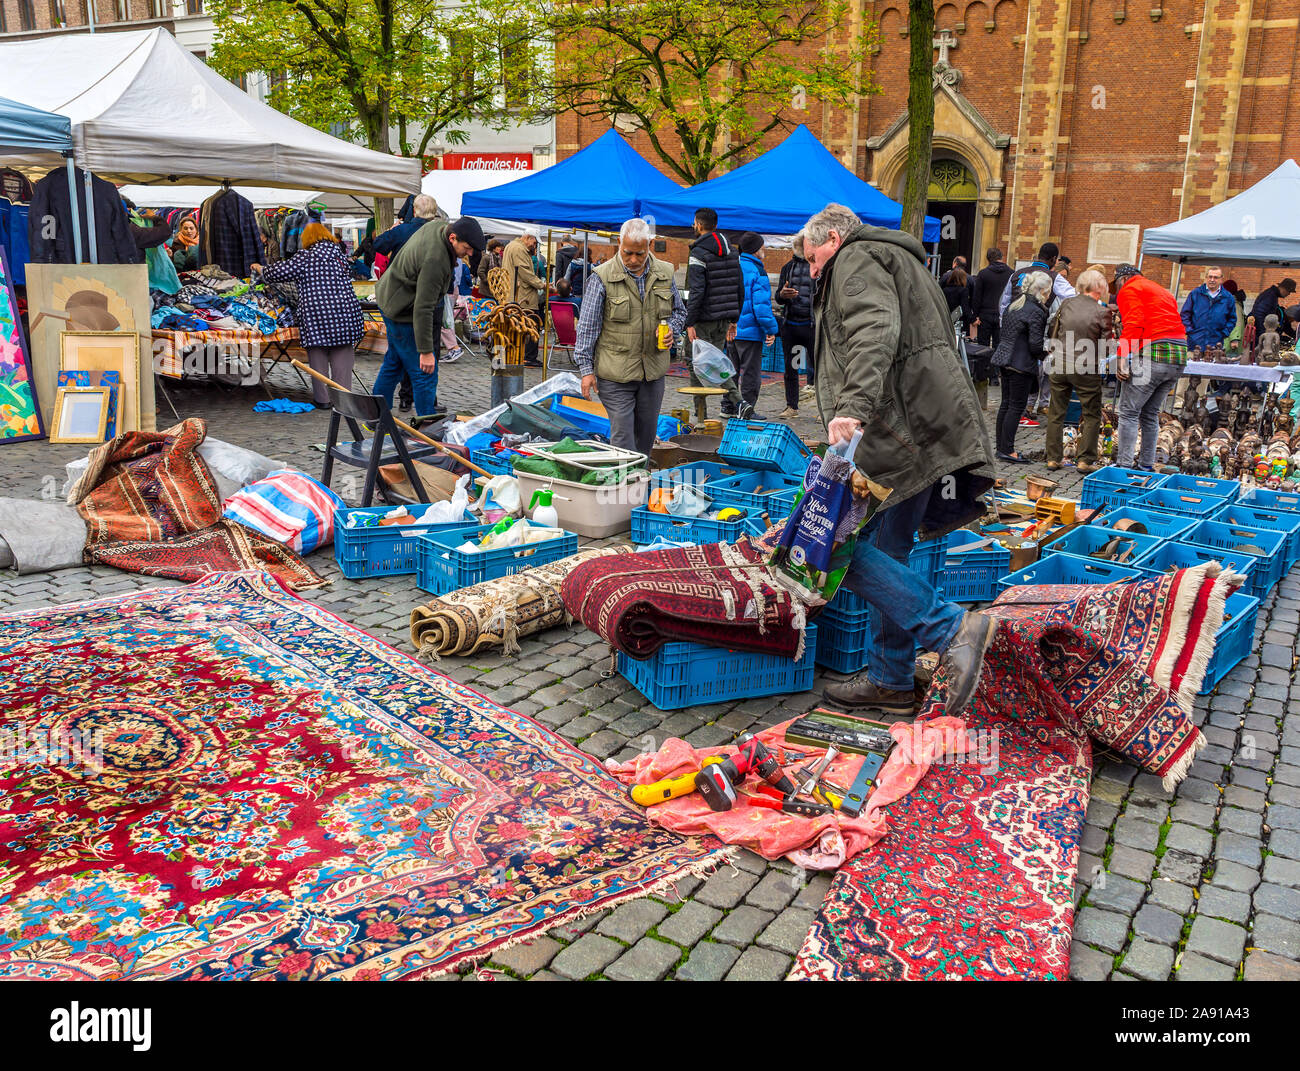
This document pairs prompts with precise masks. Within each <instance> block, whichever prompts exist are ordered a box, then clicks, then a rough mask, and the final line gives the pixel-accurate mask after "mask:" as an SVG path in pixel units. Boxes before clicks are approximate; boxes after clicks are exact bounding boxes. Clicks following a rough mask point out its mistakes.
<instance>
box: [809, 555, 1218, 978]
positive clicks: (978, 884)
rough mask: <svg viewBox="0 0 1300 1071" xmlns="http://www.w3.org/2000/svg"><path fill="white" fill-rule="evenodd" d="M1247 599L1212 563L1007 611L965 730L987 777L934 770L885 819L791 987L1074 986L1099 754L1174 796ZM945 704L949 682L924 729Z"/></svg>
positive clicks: (1068, 592)
mask: <svg viewBox="0 0 1300 1071" xmlns="http://www.w3.org/2000/svg"><path fill="white" fill-rule="evenodd" d="M1240 581H1241V578H1240V577H1238V576H1233V575H1229V574H1226V573H1222V574H1221V573H1219V571H1218V566H1217V565H1215V564H1213V563H1211V564H1209V565H1205V566H1199V567H1197V568H1196V569H1188V570H1184V571H1181V572H1178V573H1174V574H1170V575H1168V576H1165V577H1161V578H1159V579H1153V580H1149V581H1144V582H1140V583H1133V584H1121V585H1116V586H1114V587H1084V588H1078V587H1074V588H1069V587H1066V588H1044V587H1026V588H1018V589H1015V590H1014V591H1013V592H1009V593H1007V594H1008V601H1005V602H1004V603H1003V604H1002V605H999V606H996V607H995V611H996V612H997V613H998V614H999V615H1000V616H1003V617H1005V618H1006V620H1005V621H1004V623H1003V626H1002V627H1001V628H1000V629H999V631H998V635H997V637H996V639H995V640H994V642H993V645H992V647H991V648H990V650H989V653H988V655H987V657H986V660H985V668H984V673H983V676H982V677H981V680H980V686H979V689H978V691H977V693H976V696H975V700H974V702H973V704H972V707H971V709H970V710H969V712H968V714H967V717H966V721H967V727H968V730H970V731H973V732H974V733H976V734H978V735H977V744H976V748H975V756H976V761H970V759H969V758H968V759H967V760H966V761H963V762H960V763H952V764H942V763H941V764H937V765H935V766H932V767H931V769H930V771H929V774H928V775H927V776H926V778H925V779H924V780H923V781H922V782H921V783H920V785H918V787H917V788H916V789H915V790H914V791H913V792H912V793H911V794H910V795H907V796H905V797H904V798H902V799H900V800H899V801H898V802H896V803H894V804H892V805H891V806H890V807H889V808H887V809H886V812H885V813H886V818H887V821H888V824H889V827H890V830H891V832H890V833H888V834H887V835H886V836H885V837H884V839H882V840H881V841H879V842H878V843H877V844H876V845H875V846H874V847H872V848H871V849H870V850H868V851H866V852H864V853H863V854H862V855H860V856H858V857H856V858H855V859H853V860H851V861H850V862H849V863H848V864H847V865H846V866H844V867H843V868H842V869H841V870H840V871H839V873H838V874H837V875H836V878H835V880H834V882H833V884H832V885H831V889H830V892H829V894H828V895H827V897H826V900H825V902H824V903H823V905H822V908H821V910H820V911H819V912H818V914H817V917H816V920H815V922H814V924H813V926H812V929H811V930H810V932H809V934H808V936H807V938H806V939H805V942H804V945H803V948H802V949H801V951H800V953H799V957H798V960H797V961H796V964H795V968H794V971H793V975H792V976H793V977H796V978H813V979H867V978H879V979H937V978H984V979H988V978H1040V979H1063V978H1065V977H1066V976H1067V973H1068V970H1069V958H1070V935H1071V931H1072V929H1073V922H1074V910H1073V900H1072V892H1073V885H1074V877H1075V872H1076V869H1077V867H1078V842H1079V836H1080V832H1081V829H1082V825H1083V816H1084V812H1085V810H1086V809H1087V806H1088V791H1089V783H1090V780H1091V775H1092V747H1091V743H1090V740H1091V739H1095V740H1097V741H1099V742H1100V743H1102V744H1104V745H1105V746H1106V747H1108V748H1110V749H1111V750H1112V751H1115V752H1118V753H1119V754H1120V755H1122V756H1124V757H1126V758H1127V759H1128V760H1130V761H1132V762H1133V763H1135V764H1136V765H1138V766H1139V767H1141V768H1142V769H1144V770H1147V771H1149V772H1151V773H1154V774H1157V775H1159V776H1160V777H1161V778H1163V779H1164V781H1165V784H1166V787H1172V785H1173V784H1174V783H1176V782H1177V781H1178V780H1180V779H1181V778H1182V777H1183V776H1185V775H1186V771H1187V769H1188V767H1189V766H1190V765H1191V761H1192V758H1193V757H1194V755H1195V752H1196V751H1197V750H1199V748H1200V747H1202V746H1204V743H1205V740H1204V737H1203V736H1202V735H1201V732H1200V730H1199V729H1197V728H1196V726H1195V725H1194V723H1193V721H1192V718H1191V707H1192V701H1193V697H1194V696H1195V693H1196V690H1197V688H1198V687H1199V685H1200V682H1201V679H1202V677H1203V675H1204V671H1205V668H1206V665H1207V664H1208V661H1209V658H1210V656H1211V654H1212V653H1213V647H1214V635H1215V632H1216V630H1217V629H1218V627H1219V625H1220V623H1221V622H1222V618H1223V607H1224V600H1225V599H1226V598H1227V596H1228V594H1229V593H1230V592H1231V591H1232V590H1233V589H1234V588H1235V587H1236V586H1238V584H1239V583H1240ZM944 689H945V686H944V683H943V680H942V677H941V676H937V677H936V680H935V685H934V688H933V690H932V692H931V697H932V698H931V699H930V700H929V702H928V703H927V704H926V706H925V707H924V708H923V709H922V712H921V715H920V718H921V719H922V720H927V719H931V718H934V717H938V716H940V715H942V714H943V703H942V697H943V694H944ZM981 741H982V742H981Z"/></svg>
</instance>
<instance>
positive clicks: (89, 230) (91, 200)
mask: <svg viewBox="0 0 1300 1071" xmlns="http://www.w3.org/2000/svg"><path fill="white" fill-rule="evenodd" d="M82 175H83V176H84V177H85V180H86V236H87V238H88V240H89V242H90V263H92V264H98V263H99V250H98V249H96V248H95V244H96V243H95V191H94V187H93V186H92V184H91V174H90V172H89V171H83V172H82Z"/></svg>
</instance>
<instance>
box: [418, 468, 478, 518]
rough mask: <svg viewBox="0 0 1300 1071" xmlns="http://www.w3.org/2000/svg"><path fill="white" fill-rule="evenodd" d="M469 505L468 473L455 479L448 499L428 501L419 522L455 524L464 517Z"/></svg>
mask: <svg viewBox="0 0 1300 1071" xmlns="http://www.w3.org/2000/svg"><path fill="white" fill-rule="evenodd" d="M468 506H469V474H468V473H466V474H465V475H464V476H462V477H461V478H460V479H459V480H457V481H456V490H455V491H454V492H453V493H452V496H451V500H450V501H442V502H430V503H429V504H428V505H427V506H425V508H424V513H423V514H421V515H420V523H421V524H455V523H456V522H458V521H463V520H464V519H465V510H466V509H467V508H468Z"/></svg>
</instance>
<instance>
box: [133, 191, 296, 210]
mask: <svg viewBox="0 0 1300 1071" xmlns="http://www.w3.org/2000/svg"><path fill="white" fill-rule="evenodd" d="M220 188H221V187H220V186H119V187H118V191H117V192H118V193H120V194H121V195H122V196H123V197H125V198H126V199H127V200H128V201H130V202H131V203H132V204H134V205H139V206H140V207H141V208H198V207H199V205H201V204H202V203H203V202H204V201H206V200H207V199H208V198H209V197H211V196H212V195H213V194H214V193H216V192H217V190H219V189H220ZM236 189H238V191H239V192H240V193H241V194H242V195H243V196H245V197H247V198H248V200H249V201H250V202H251V203H252V205H253V207H254V208H280V207H281V206H283V207H285V208H306V207H307V206H308V205H310V204H311V203H312V202H313V201H319V200H320V196H321V195H320V193H319V192H314V191H312V190H289V189H277V188H275V187H274V186H237V187H236Z"/></svg>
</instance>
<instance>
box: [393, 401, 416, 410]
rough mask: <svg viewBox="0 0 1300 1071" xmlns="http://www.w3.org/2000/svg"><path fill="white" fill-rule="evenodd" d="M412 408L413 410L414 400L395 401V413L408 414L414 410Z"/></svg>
mask: <svg viewBox="0 0 1300 1071" xmlns="http://www.w3.org/2000/svg"><path fill="white" fill-rule="evenodd" d="M414 408H415V399H414V398H398V399H397V411H398V412H399V413H409V412H410V411H411V410H412V409H414Z"/></svg>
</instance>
